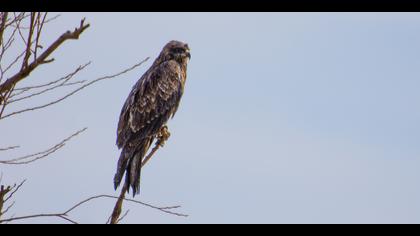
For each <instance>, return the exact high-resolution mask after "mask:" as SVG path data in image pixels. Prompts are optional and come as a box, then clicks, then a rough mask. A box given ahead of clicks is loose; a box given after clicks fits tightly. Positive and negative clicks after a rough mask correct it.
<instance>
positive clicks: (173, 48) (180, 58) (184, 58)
mask: <svg viewBox="0 0 420 236" xmlns="http://www.w3.org/2000/svg"><path fill="white" fill-rule="evenodd" d="M189 59H191V54H190V48H189V47H188V44H186V43H183V42H180V41H175V40H172V41H170V42H169V43H167V44H166V45H165V47H163V49H162V52H161V53H160V55H159V57H158V58H157V61H159V62H160V63H162V62H164V61H169V60H175V61H177V62H179V63H182V64H184V63H185V64H186V63H188V61H189Z"/></svg>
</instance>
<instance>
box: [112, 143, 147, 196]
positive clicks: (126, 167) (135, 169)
mask: <svg viewBox="0 0 420 236" xmlns="http://www.w3.org/2000/svg"><path fill="white" fill-rule="evenodd" d="M152 141H153V139H144V140H142V141H141V142H140V143H139V144H138V145H136V146H135V148H131V150H130V149H129V148H124V149H123V150H122V152H121V156H120V159H119V160H118V167H117V173H116V174H115V177H114V187H115V189H117V188H118V186H119V185H120V183H121V180H122V176H123V175H124V172H125V174H126V177H125V182H126V184H127V186H130V187H131V188H132V190H133V196H135V195H136V194H138V193H139V192H140V173H141V163H142V160H143V157H144V156H145V155H146V153H147V150H148V149H149V147H150V145H151V143H152ZM127 192H128V193H129V192H130V188H127Z"/></svg>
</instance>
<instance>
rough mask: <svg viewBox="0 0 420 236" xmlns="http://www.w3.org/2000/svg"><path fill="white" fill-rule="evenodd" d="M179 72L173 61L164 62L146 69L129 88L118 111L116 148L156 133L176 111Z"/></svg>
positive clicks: (180, 89) (179, 85) (179, 89)
mask: <svg viewBox="0 0 420 236" xmlns="http://www.w3.org/2000/svg"><path fill="white" fill-rule="evenodd" d="M181 76H182V73H181V69H180V67H179V65H178V64H177V63H175V62H172V61H169V62H164V63H162V64H160V65H158V66H156V67H153V68H151V69H149V70H148V71H147V72H146V73H145V74H144V75H143V76H142V78H141V79H140V80H139V81H138V82H137V83H136V85H135V86H134V87H133V89H132V91H131V93H130V95H129V97H128V98H127V101H126V102H125V104H124V106H123V109H122V111H121V116H120V121H119V124H118V135H117V136H118V138H117V145H118V147H120V148H121V147H123V146H124V145H125V144H126V143H127V142H130V140H131V139H133V138H135V139H142V138H145V137H150V136H154V135H156V134H157V132H158V131H159V129H160V128H161V126H162V125H164V124H165V123H166V122H167V121H168V119H169V117H170V116H171V115H173V114H174V112H175V111H176V109H177V107H178V104H179V101H180V99H181V96H182V92H183V91H182V90H183V88H182V85H181Z"/></svg>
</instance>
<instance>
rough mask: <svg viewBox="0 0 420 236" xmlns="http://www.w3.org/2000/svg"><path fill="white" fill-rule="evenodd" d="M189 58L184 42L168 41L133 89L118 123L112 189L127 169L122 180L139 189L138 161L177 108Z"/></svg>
mask: <svg viewBox="0 0 420 236" xmlns="http://www.w3.org/2000/svg"><path fill="white" fill-rule="evenodd" d="M189 58H190V54H189V48H188V45H187V44H184V43H182V42H179V41H171V42H169V43H168V44H167V45H166V46H165V47H164V48H163V49H162V52H161V53H160V54H159V56H158V58H156V60H155V62H154V63H153V65H152V66H151V67H150V68H149V70H147V71H146V73H145V74H144V75H143V76H142V77H141V78H140V79H139V81H137V83H136V84H135V85H134V87H133V88H132V91H131V93H130V94H129V96H128V98H127V100H126V102H125V104H124V106H123V108H122V111H121V115H120V120H119V123H118V131H117V146H118V148H122V150H121V155H120V158H119V160H118V167H117V173H116V174H115V178H114V185H115V188H117V187H118V186H119V184H120V183H121V180H122V177H123V175H124V172H126V180H125V181H126V182H127V184H128V185H130V186H131V188H132V190H133V194H134V195H135V194H136V193H138V192H139V186H140V170H141V161H142V160H143V158H144V156H145V155H146V153H147V150H148V149H149V147H150V146H151V144H152V143H153V141H154V139H155V138H156V135H157V134H158V132H159V130H160V128H161V127H162V126H164V125H165V124H166V122H167V121H168V120H169V118H170V117H171V116H172V117H173V116H174V115H175V113H176V111H177V109H178V106H179V102H180V100H181V97H182V94H183V90H184V84H185V81H186V71H187V63H188V59H189Z"/></svg>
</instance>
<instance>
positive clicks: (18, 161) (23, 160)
mask: <svg viewBox="0 0 420 236" xmlns="http://www.w3.org/2000/svg"><path fill="white" fill-rule="evenodd" d="M86 130H87V128H84V129H82V130H79V131H77V132H76V133H74V134H72V135H71V136H69V137H67V138H66V139H64V140H63V141H61V142H60V143H58V144H56V145H54V146H53V147H51V148H49V149H47V150H45V151H42V152H37V153H34V154H29V155H25V156H22V157H18V158H14V159H11V160H6V161H2V160H0V164H7V165H24V164H29V163H32V162H35V161H37V160H40V159H43V158H45V157H47V156H49V155H51V154H52V153H54V152H56V151H58V150H59V149H61V148H62V147H64V146H65V144H66V143H67V142H68V141H70V140H71V139H72V138H74V137H76V136H77V135H79V134H81V133H83V132H84V131H86Z"/></svg>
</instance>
